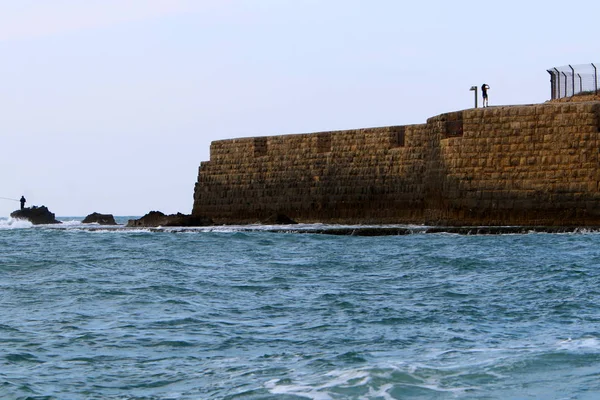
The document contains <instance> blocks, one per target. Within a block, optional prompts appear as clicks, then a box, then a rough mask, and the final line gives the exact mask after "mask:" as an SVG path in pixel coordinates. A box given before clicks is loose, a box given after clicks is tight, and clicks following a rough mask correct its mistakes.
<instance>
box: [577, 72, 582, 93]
mask: <svg viewBox="0 0 600 400" xmlns="http://www.w3.org/2000/svg"><path fill="white" fill-rule="evenodd" d="M577 76H578V77H579V93H581V92H583V82H582V79H581V74H577Z"/></svg>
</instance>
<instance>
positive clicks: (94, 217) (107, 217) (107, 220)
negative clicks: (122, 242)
mask: <svg viewBox="0 0 600 400" xmlns="http://www.w3.org/2000/svg"><path fill="white" fill-rule="evenodd" d="M81 222H82V223H84V224H93V223H97V224H100V225H117V223H116V222H115V217H113V215H112V214H100V213H97V212H95V213H91V214H90V215H88V216H87V217H85V218H84V219H83V221H81Z"/></svg>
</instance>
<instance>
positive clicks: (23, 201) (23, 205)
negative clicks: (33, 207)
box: [19, 196, 27, 210]
mask: <svg viewBox="0 0 600 400" xmlns="http://www.w3.org/2000/svg"><path fill="white" fill-rule="evenodd" d="M19 201H20V202H21V210H24V209H25V202H26V201H27V200H25V196H21V200H19Z"/></svg>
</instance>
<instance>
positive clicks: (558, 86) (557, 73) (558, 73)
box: [554, 67, 560, 99]
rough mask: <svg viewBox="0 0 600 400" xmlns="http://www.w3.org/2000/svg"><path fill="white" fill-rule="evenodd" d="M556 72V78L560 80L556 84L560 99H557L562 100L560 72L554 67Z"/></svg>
mask: <svg viewBox="0 0 600 400" xmlns="http://www.w3.org/2000/svg"><path fill="white" fill-rule="evenodd" d="M554 70H555V71H556V77H557V78H558V82H557V84H556V88H557V89H558V97H557V99H560V72H558V70H557V69H556V67H554Z"/></svg>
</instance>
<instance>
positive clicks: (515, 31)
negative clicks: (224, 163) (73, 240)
mask: <svg viewBox="0 0 600 400" xmlns="http://www.w3.org/2000/svg"><path fill="white" fill-rule="evenodd" d="M598 15H600V2H598V1H597V0H589V1H588V0H572V1H570V2H566V3H565V2H563V1H553V0H546V1H543V2H542V1H537V0H533V1H528V2H525V1H515V0H504V1H502V2H489V1H481V0H479V1H471V0H465V1H460V0H457V1H452V2H451V1H447V0H439V1H437V0H436V1H430V0H421V1H410V2H408V1H406V2H405V1H400V0H210V1H208V0H206V1H204V0H85V1H81V0H19V1H14V0H0V54H1V57H0V60H1V61H0V197H1V198H2V199H0V217H6V216H8V215H9V214H10V212H11V211H13V210H15V209H17V208H18V206H19V204H18V202H16V201H12V200H6V199H19V198H20V196H21V195H24V196H25V197H26V198H27V206H33V205H36V206H41V205H45V206H47V207H48V208H49V209H50V211H52V212H54V213H55V214H56V215H57V216H58V217H60V216H85V215H88V214H91V213H92V212H100V213H107V214H113V215H115V216H141V215H144V214H146V213H147V212H149V211H152V210H157V211H162V212H164V213H166V214H171V213H176V212H182V213H190V212H191V210H192V206H193V192H194V184H195V182H196V179H197V175H198V167H199V165H200V162H201V161H206V160H209V157H210V154H209V153H210V143H211V142H212V141H214V140H222V139H230V138H236V137H250V136H270V135H281V134H291V133H309V132H318V131H330V130H343V129H355V128H366V127H376V126H387V125H407V124H417V123H425V121H426V120H427V118H429V117H432V116H435V115H438V114H441V113H444V112H450V111H456V110H462V109H467V108H471V107H473V103H474V99H473V92H471V91H469V88H470V87H471V86H473V85H477V86H481V84H483V83H487V84H488V85H489V86H490V91H489V101H490V105H510V104H531V103H541V102H544V101H547V100H548V99H549V98H550V81H549V78H550V76H549V74H548V73H547V72H546V70H547V69H549V68H551V67H555V66H563V65H567V64H573V65H575V64H584V63H591V62H599V63H600V51H599V47H600V42H598V40H597V32H596V30H595V28H594V27H595V22H596V19H597V16H598ZM479 102H480V104H481V100H479Z"/></svg>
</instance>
